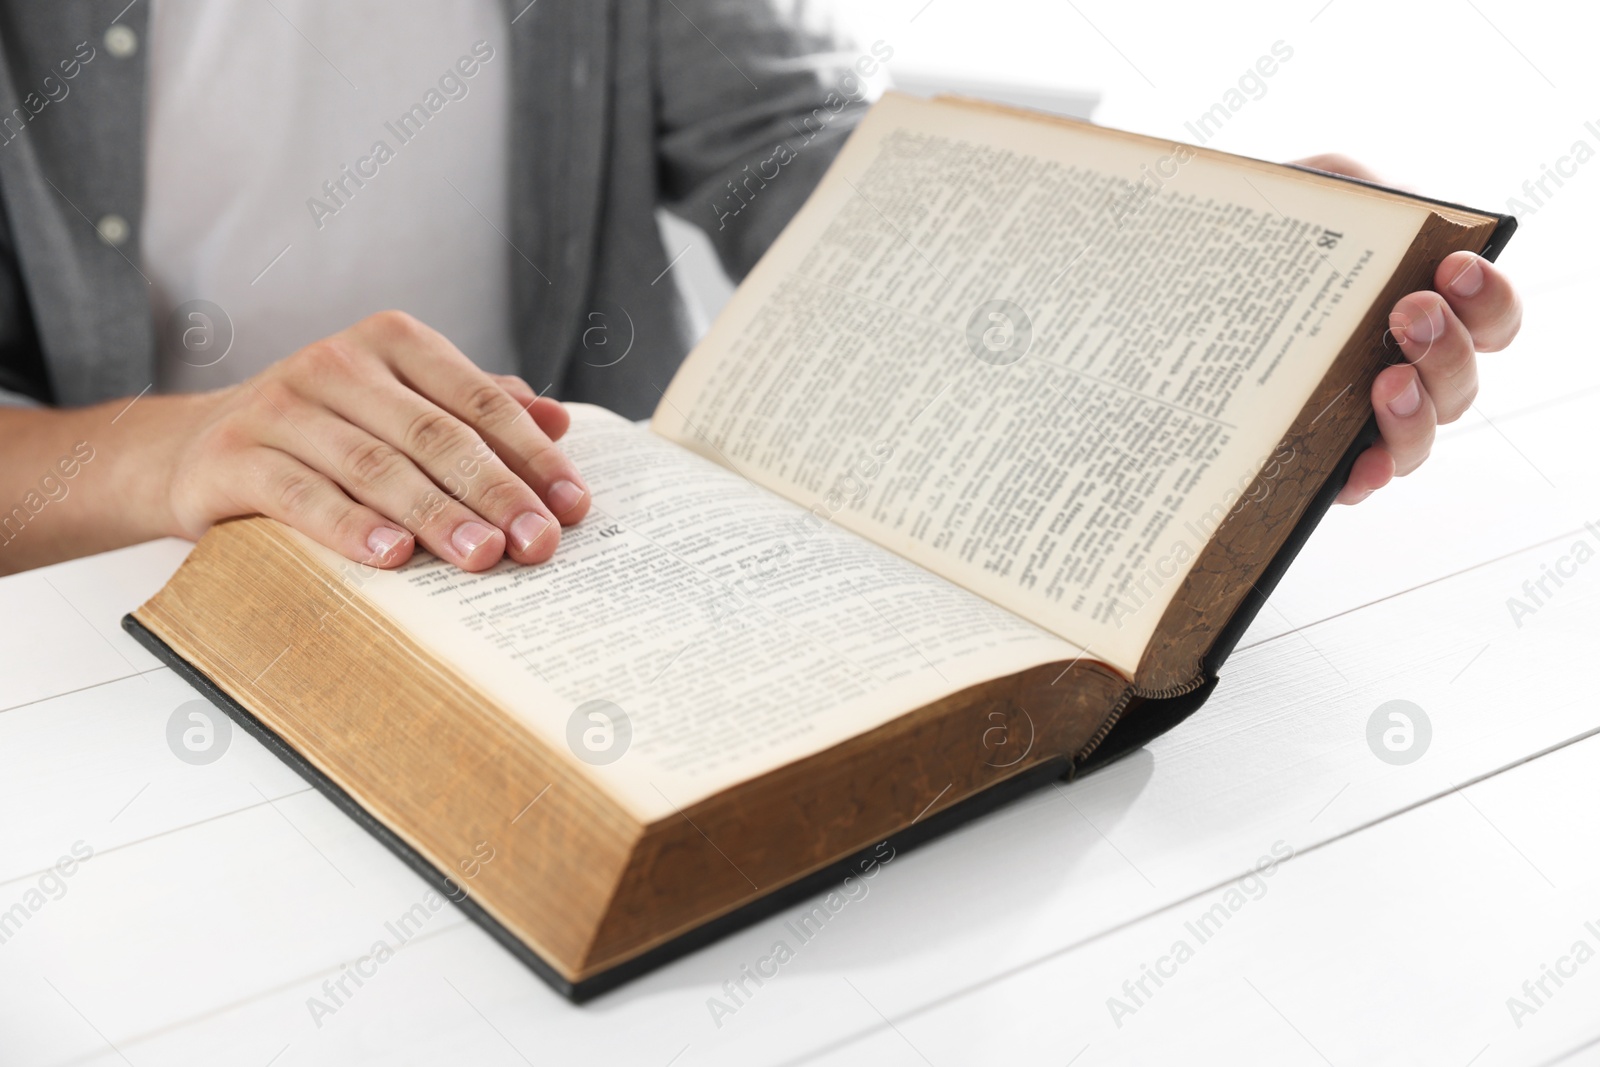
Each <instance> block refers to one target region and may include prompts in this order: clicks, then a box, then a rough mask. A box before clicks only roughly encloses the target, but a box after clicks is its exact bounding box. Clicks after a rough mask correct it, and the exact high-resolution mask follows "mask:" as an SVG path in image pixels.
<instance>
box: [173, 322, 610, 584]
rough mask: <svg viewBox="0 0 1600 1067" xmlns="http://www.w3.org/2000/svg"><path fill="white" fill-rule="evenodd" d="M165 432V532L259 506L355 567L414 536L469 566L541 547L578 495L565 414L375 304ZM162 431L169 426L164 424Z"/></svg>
mask: <svg viewBox="0 0 1600 1067" xmlns="http://www.w3.org/2000/svg"><path fill="white" fill-rule="evenodd" d="M189 399H190V400H191V401H192V406H191V405H186V406H187V407H189V409H190V412H191V421H190V424H189V425H187V426H184V427H182V428H181V429H179V430H178V431H177V435H176V438H175V439H170V438H169V441H170V443H171V444H172V445H173V449H172V451H171V454H170V458H171V466H170V472H171V475H170V482H169V485H168V489H169V492H168V507H169V509H170V520H169V523H168V525H169V526H170V530H169V532H171V533H174V534H179V535H181V536H184V537H188V538H191V539H193V538H198V537H199V536H200V535H201V534H202V533H204V532H205V531H206V529H207V528H208V527H210V526H211V525H212V524H213V523H216V522H219V521H221V520H222V519H227V518H232V517H234V516H238V515H254V514H261V515H267V516H270V517H272V518H274V519H278V520H280V521H282V522H284V523H287V524H288V525H290V526H293V527H294V528H295V529H297V530H300V531H301V532H302V533H305V534H306V535H307V536H309V537H311V538H313V539H314V540H316V541H319V542H321V543H322V544H324V545H327V546H328V547H329V548H332V549H334V550H335V551H337V552H339V553H341V554H343V555H345V556H347V557H349V558H350V559H352V560H356V561H359V562H362V563H367V564H370V565H372V566H378V567H394V566H397V565H399V564H401V563H404V562H405V561H406V560H407V559H409V558H410V557H411V553H412V551H413V549H414V547H415V545H416V544H417V543H418V542H420V543H421V544H422V546H423V547H424V548H425V549H427V550H428V551H429V552H432V553H433V554H434V555H436V556H439V557H440V558H442V559H445V560H448V561H450V562H451V563H454V564H456V565H457V566H459V567H462V568H463V569H465V570H469V571H479V570H483V569H485V568H487V567H491V566H493V565H494V564H495V563H496V562H498V561H499V560H500V558H501V556H502V555H510V556H511V558H512V559H514V560H516V561H518V562H519V563H538V562H540V561H542V560H546V559H548V558H549V557H550V554H551V553H552V552H554V551H555V549H556V544H557V543H558V542H559V541H560V538H561V533H560V527H561V524H563V523H566V524H571V523H574V522H577V521H578V520H579V519H581V518H583V516H584V514H585V513H586V512H587V511H588V510H589V494H588V490H587V489H586V488H584V484H583V480H582V479H581V478H580V477H579V476H578V472H577V470H576V468H574V467H573V465H572V462H571V461H570V460H568V459H567V457H566V456H565V455H564V454H562V452H561V450H560V449H559V448H557V447H556V446H555V444H554V442H555V441H556V440H557V439H558V438H560V437H561V435H562V434H564V433H565V432H566V430H567V426H568V424H569V422H570V419H569V417H568V415H567V413H566V410H565V409H564V408H563V407H562V406H561V404H559V403H558V402H556V401H554V400H551V399H548V398H539V397H536V396H535V394H534V392H533V390H532V389H531V388H529V386H528V385H527V383H525V382H523V381H522V380H521V379H519V378H510V377H502V376H496V375H490V374H487V373H485V372H484V371H482V370H479V369H478V368H477V367H476V366H475V365H474V364H473V363H472V361H471V360H469V359H468V358H467V357H466V356H465V355H463V354H462V353H461V351H460V350H458V349H457V348H456V347H455V346H454V345H452V344H451V343H450V342H449V341H447V340H446V339H445V338H444V337H443V336H442V335H440V334H439V333H437V332H435V331H434V330H432V329H430V328H428V327H427V326H424V325H423V324H422V323H420V322H418V321H417V320H416V319H414V318H412V317H411V316H409V315H407V314H404V313H403V312H398V311H385V312H381V313H379V314H376V315H373V316H371V317H369V318H366V319H363V320H362V321H360V322H358V323H356V324H355V325H354V326H352V327H350V328H349V329H347V330H344V331H342V332H340V333H337V334H334V335H333V336H331V337H328V338H325V339H324V340H321V341H318V342H316V343H315V344H312V345H308V346H307V347H305V348H303V349H301V350H300V351H298V352H296V353H294V354H293V355H292V356H289V357H288V358H287V359H284V360H281V361H280V362H278V363H275V364H273V365H272V366H271V367H268V368H267V369H266V370H264V371H262V372H261V373H260V374H257V375H256V376H255V377H253V378H250V379H248V380H246V381H244V382H241V383H240V384H238V385H235V386H230V387H228V388H225V389H220V390H217V391H215V392H211V393H204V394H199V395H196V396H194V397H191V398H189ZM168 429H171V428H168Z"/></svg>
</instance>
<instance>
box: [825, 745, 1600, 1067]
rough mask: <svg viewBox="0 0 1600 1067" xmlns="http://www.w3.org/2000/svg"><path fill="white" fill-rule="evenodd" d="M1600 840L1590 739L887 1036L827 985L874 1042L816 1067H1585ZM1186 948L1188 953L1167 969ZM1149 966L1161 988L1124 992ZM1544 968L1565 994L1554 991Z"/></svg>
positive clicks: (1591, 1023)
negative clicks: (1206, 1065)
mask: <svg viewBox="0 0 1600 1067" xmlns="http://www.w3.org/2000/svg"><path fill="white" fill-rule="evenodd" d="M1557 813H1559V817H1553V816H1555V815H1557ZM1596 836H1600V738H1590V739H1588V740H1585V741H1581V742H1578V743H1576V744H1574V745H1571V746H1569V747H1566V748H1563V749H1561V750H1559V751H1557V752H1554V753H1551V754H1549V755H1547V756H1544V757H1542V758H1540V759H1538V760H1536V761H1533V762H1531V763H1528V764H1525V765H1523V766H1520V767H1516V768H1513V769H1511V770H1509V771H1507V772H1505V773H1504V774H1501V775H1498V776H1496V777H1494V778H1491V779H1489V780H1487V781H1485V782H1482V783H1479V784H1476V785H1472V786H1469V787H1466V788H1464V789H1462V790H1461V791H1460V792H1452V793H1449V794H1447V795H1445V796H1444V797H1442V798H1440V799H1438V800H1436V801H1434V802H1432V803H1429V804H1427V805H1424V806H1422V807H1420V808H1418V809H1416V810H1414V811H1412V812H1409V813H1408V814H1407V815H1406V816H1404V817H1402V818H1397V819H1392V820H1389V821H1386V822H1384V823H1381V824H1379V825H1378V826H1375V827H1372V828H1371V829H1369V830H1367V831H1366V832H1364V833H1361V834H1358V835H1353V836H1350V837H1347V838H1344V839H1341V840H1340V841H1338V842H1336V843H1334V844H1332V845H1329V846H1327V847H1324V848H1320V849H1316V850H1314V851H1308V852H1304V853H1302V854H1300V855H1298V856H1296V857H1295V858H1293V859H1292V860H1291V861H1289V862H1287V863H1284V864H1281V865H1280V866H1278V867H1277V868H1276V869H1275V870H1274V871H1273V872H1272V873H1271V875H1270V876H1268V877H1267V878H1263V879H1258V880H1254V881H1251V882H1250V883H1248V885H1247V887H1246V889H1244V890H1241V892H1240V893H1239V895H1238V896H1237V897H1235V898H1232V899H1230V898H1229V897H1228V895H1227V893H1226V891H1216V892H1212V893H1208V894H1206V895H1204V896H1202V897H1201V898H1199V899H1196V900H1193V901H1187V902H1184V903H1183V904H1180V905H1178V906H1176V907H1173V908H1169V909H1166V910H1164V911H1162V912H1161V913H1159V914H1157V915H1153V916H1151V917H1149V918H1147V919H1145V920H1143V921H1141V922H1139V923H1137V924H1135V925H1133V926H1131V927H1129V928H1126V929H1123V930H1120V931H1117V932H1115V933H1113V934H1110V935H1108V936H1106V937H1104V938H1101V939H1098V940H1095V941H1092V942H1089V943H1086V944H1083V945H1081V946H1079V947H1077V948H1074V949H1073V950H1071V951H1068V952H1062V953H1058V954H1056V955H1055V956H1053V957H1051V958H1049V959H1048V960H1045V961H1043V962H1041V963H1040V964H1039V965H1037V966H1035V967H1033V968H1030V969H1028V970H1027V971H1024V972H1019V973H1016V974H1013V975H1010V976H1008V977H1007V978H1005V979H1004V980H1002V981H998V982H994V983H989V984H984V985H982V986H980V987H979V988H976V989H974V990H972V991H971V992H970V993H968V994H966V995H963V996H960V997H957V998H954V999H952V1000H949V1001H946V1002H944V1003H942V1004H940V1005H939V1006H938V1007H937V1008H933V1009H930V1010H927V1011H923V1012H919V1013H917V1014H915V1015H913V1016H911V1017H909V1018H899V1019H893V1014H892V1013H890V1014H891V1019H893V1022H894V1028H893V1029H890V1028H889V1027H888V1026H886V1025H885V1024H884V1022H883V1021H882V1020H881V1019H878V1020H875V1019H873V1018H872V1014H873V1013H872V1012H871V1011H870V1010H869V1009H868V1007H867V1005H866V1004H865V1003H861V1002H860V1001H864V1000H866V999H867V998H872V999H879V998H880V997H885V998H886V995H885V994H882V993H880V991H879V989H878V988H877V983H878V982H881V981H882V979H883V978H885V977H887V976H886V975H882V974H873V973H865V974H862V973H857V974H854V975H851V974H849V973H847V972H845V971H843V969H841V970H840V972H838V973H836V974H835V975H834V977H835V979H836V980H838V981H840V982H841V984H842V982H843V980H844V979H845V978H850V980H851V981H853V982H854V983H855V984H856V985H857V986H859V988H860V991H861V994H862V997H861V998H860V1001H858V1005H857V1006H856V1008H855V1009H854V1011H853V1012H852V1013H851V1016H852V1018H853V1020H854V1021H855V1022H856V1023H858V1024H862V1023H864V1024H866V1026H867V1027H868V1028H869V1029H870V1032H871V1036H870V1037H868V1038H866V1039H864V1040H861V1041H852V1042H849V1043H848V1044H844V1045H841V1046H838V1047H837V1048H836V1049H835V1050H834V1053H833V1054H832V1055H829V1056H825V1057H823V1058H822V1059H821V1060H820V1061H818V1062H822V1063H836V1064H845V1063H865V1062H895V1061H896V1060H897V1059H898V1060H904V1061H907V1062H909V1060H907V1057H906V1051H907V1048H908V1046H915V1047H917V1048H920V1049H924V1050H928V1051H929V1052H935V1051H936V1053H937V1057H938V1060H937V1061H938V1062H941V1063H976V1062H1032V1061H1036V1060H1038V1059H1040V1058H1041V1056H1043V1055H1048V1056H1049V1057H1050V1058H1052V1059H1054V1060H1056V1061H1058V1062H1059V1061H1063V1060H1066V1059H1070V1058H1071V1057H1072V1056H1073V1055H1074V1054H1076V1053H1077V1052H1079V1050H1083V1052H1082V1055H1081V1056H1080V1057H1079V1058H1078V1059H1076V1060H1074V1061H1073V1062H1074V1063H1075V1064H1078V1065H1080V1067H1090V1065H1093V1064H1102V1063H1107V1064H1109V1063H1177V1062H1196V1061H1207V1060H1209V1059H1210V1058H1213V1057H1214V1058H1216V1059H1218V1060H1219V1061H1220V1060H1222V1059H1223V1058H1224V1057H1225V1058H1226V1059H1227V1060H1228V1061H1229V1062H1243V1063H1285V1064H1291V1063H1306V1064H1315V1063H1322V1062H1330V1063H1360V1064H1375V1065H1380V1064H1414V1063H1458V1064H1466V1063H1471V1064H1473V1065H1474V1067H1494V1065H1497V1064H1533V1063H1544V1062H1548V1061H1549V1060H1552V1059H1555V1058H1557V1057H1561V1056H1562V1055H1563V1054H1565V1053H1568V1052H1572V1051H1574V1050H1576V1049H1579V1048H1580V1047H1581V1046H1584V1045H1589V1046H1590V1047H1589V1049H1588V1050H1587V1051H1585V1052H1583V1053H1582V1054H1581V1055H1578V1056H1577V1057H1576V1060H1577V1061H1578V1062H1593V1061H1594V1057H1595V1049H1594V1046H1593V1044H1592V1043H1593V1042H1595V1041H1596V1040H1600V962H1597V961H1600V904H1597V901H1600V854H1597V853H1596V851H1595V850H1594V849H1593V848H1589V847H1585V845H1584V844H1583V843H1585V842H1589V841H1593V840H1594V839H1595V837H1596ZM1218 905H1220V906H1221V910H1220V911H1218V912H1210V911H1209V909H1212V908H1213V907H1215V906H1218ZM1208 913H1209V914H1211V915H1212V918H1211V920H1210V921H1209V922H1207V924H1206V925H1205V926H1204V927H1203V928H1202V927H1201V926H1199V925H1197V924H1198V923H1200V922H1201V921H1202V919H1203V917H1205V916H1206V915H1207V914H1208ZM1180 943H1181V944H1183V945H1185V946H1187V948H1188V950H1189V952H1188V954H1185V953H1183V952H1182V951H1181V950H1180V951H1178V952H1176V953H1175V952H1174V950H1175V948H1176V947H1177V946H1178V945H1179V944H1180ZM1580 943H1581V945H1582V946H1584V947H1583V948H1578V947H1577V946H1579V945H1580ZM1179 956H1184V959H1183V962H1181V963H1180V962H1178V960H1179ZM1580 957H1581V958H1582V959H1583V960H1584V961H1583V962H1580ZM1147 965H1148V966H1151V967H1155V966H1157V965H1159V966H1160V967H1161V969H1162V970H1164V971H1167V972H1169V974H1168V977H1167V978H1166V979H1165V980H1164V981H1163V983H1162V984H1161V985H1159V986H1158V985H1156V984H1155V983H1154V981H1153V980H1149V979H1147V980H1146V981H1145V984H1144V988H1143V990H1141V989H1139V987H1137V986H1130V987H1129V988H1124V986H1123V983H1124V982H1135V981H1137V980H1139V979H1140V978H1142V977H1144V974H1145V971H1144V968H1145V967H1146V966H1147ZM1547 968H1548V969H1550V970H1557V969H1559V970H1560V971H1562V972H1565V973H1566V977H1564V978H1561V976H1560V975H1559V974H1558V975H1557V978H1561V980H1560V984H1557V983H1556V981H1555V980H1554V979H1551V978H1549V977H1548V973H1547ZM1541 982H1542V983H1543V985H1542V988H1541V986H1540V985H1539V984H1538V983H1541ZM1524 983H1528V984H1527V985H1525V984H1524ZM1112 998H1116V999H1115V1001H1113V1000H1112ZM1135 998H1137V1003H1135ZM1122 1005H1127V1007H1128V1008H1129V1009H1131V1010H1124V1009H1123V1008H1122V1007H1121V1006H1122ZM1001 1018H1003V1019H1005V1020H1006V1025H1004V1026H996V1025H994V1021H995V1020H997V1019H1001Z"/></svg>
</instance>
